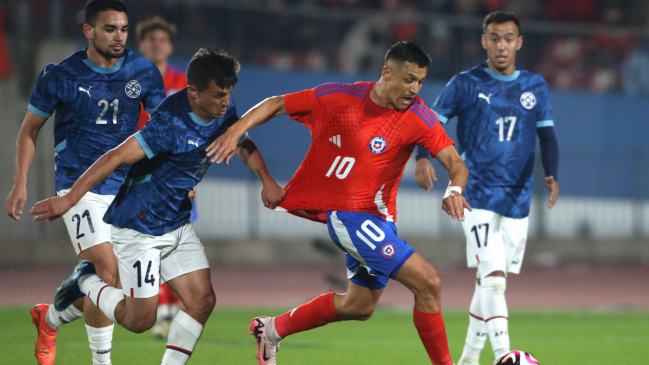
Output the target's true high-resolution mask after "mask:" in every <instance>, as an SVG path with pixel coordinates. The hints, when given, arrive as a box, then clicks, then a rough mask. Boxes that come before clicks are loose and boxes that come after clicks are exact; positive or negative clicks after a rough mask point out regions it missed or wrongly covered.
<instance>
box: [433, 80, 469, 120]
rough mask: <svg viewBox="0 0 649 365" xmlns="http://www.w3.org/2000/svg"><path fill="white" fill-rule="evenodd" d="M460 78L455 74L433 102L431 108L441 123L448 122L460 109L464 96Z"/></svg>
mask: <svg viewBox="0 0 649 365" xmlns="http://www.w3.org/2000/svg"><path fill="white" fill-rule="evenodd" d="M460 79H461V78H459V77H458V76H457V75H455V76H453V78H452V79H451V81H449V82H448V84H446V86H445V87H444V90H442V93H441V94H440V95H439V96H438V97H437V100H435V104H433V107H432V109H433V111H434V112H435V114H437V117H438V118H439V121H440V122H442V123H445V124H446V123H448V120H449V119H451V118H453V117H454V116H456V115H457V114H458V113H460V110H462V107H463V103H464V100H465V99H466V98H465V95H464V94H465V92H464V88H463V86H462V84H461V81H460Z"/></svg>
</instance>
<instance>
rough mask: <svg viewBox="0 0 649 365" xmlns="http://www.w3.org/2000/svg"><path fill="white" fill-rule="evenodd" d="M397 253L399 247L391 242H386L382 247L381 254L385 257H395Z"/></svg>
mask: <svg viewBox="0 0 649 365" xmlns="http://www.w3.org/2000/svg"><path fill="white" fill-rule="evenodd" d="M396 253H397V248H396V247H394V245H393V244H392V243H390V242H388V243H386V244H384V245H383V247H381V254H383V257H385V258H387V259H389V258H392V257H394V255H395V254H396Z"/></svg>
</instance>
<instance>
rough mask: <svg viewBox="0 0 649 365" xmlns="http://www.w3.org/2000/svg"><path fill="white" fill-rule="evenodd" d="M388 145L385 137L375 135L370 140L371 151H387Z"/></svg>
mask: <svg viewBox="0 0 649 365" xmlns="http://www.w3.org/2000/svg"><path fill="white" fill-rule="evenodd" d="M387 147H388V144H387V143H386V142H385V139H383V137H374V138H372V140H371V141H370V151H372V152H374V153H381V152H383V151H385V149H386V148H387Z"/></svg>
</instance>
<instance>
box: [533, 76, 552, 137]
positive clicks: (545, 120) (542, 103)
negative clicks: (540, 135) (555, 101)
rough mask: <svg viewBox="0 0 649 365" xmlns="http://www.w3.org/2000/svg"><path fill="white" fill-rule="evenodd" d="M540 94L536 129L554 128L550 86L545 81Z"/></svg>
mask: <svg viewBox="0 0 649 365" xmlns="http://www.w3.org/2000/svg"><path fill="white" fill-rule="evenodd" d="M539 94H540V95H539V100H538V110H537V117H536V128H543V127H554V116H553V115H552V105H551V104H550V95H549V92H548V84H547V83H546V82H545V80H543V87H542V88H541V92H540V93H539Z"/></svg>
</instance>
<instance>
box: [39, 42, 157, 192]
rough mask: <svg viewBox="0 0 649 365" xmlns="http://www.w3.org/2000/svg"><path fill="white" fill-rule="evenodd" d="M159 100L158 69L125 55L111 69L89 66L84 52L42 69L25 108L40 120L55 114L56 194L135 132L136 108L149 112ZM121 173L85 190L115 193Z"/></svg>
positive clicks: (116, 172)
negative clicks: (142, 107) (141, 105)
mask: <svg viewBox="0 0 649 365" xmlns="http://www.w3.org/2000/svg"><path fill="white" fill-rule="evenodd" d="M165 96H166V95H165V88H164V83H163V82H162V75H160V71H159V70H158V68H157V67H156V66H155V65H154V64H153V63H152V62H151V61H149V60H147V59H145V58H144V57H141V56H139V55H137V54H135V53H133V52H130V51H128V50H125V51H124V55H123V57H121V58H119V59H118V60H117V64H115V66H113V67H111V68H104V67H99V66H97V65H95V64H94V63H93V62H92V61H90V60H89V59H88V56H87V54H86V50H85V49H83V50H80V51H78V52H76V53H74V54H72V55H71V56H70V57H68V58H66V59H65V60H63V61H61V62H60V63H57V64H50V65H47V66H45V68H44V69H43V71H42V72H41V73H40V75H39V76H38V80H37V81H36V86H35V87H34V91H33V93H32V96H31V99H30V101H29V107H28V109H29V110H30V111H31V112H32V113H34V114H36V115H38V116H40V117H43V118H49V117H50V116H51V115H52V114H53V113H54V112H55V111H56V117H55V119H54V142H55V144H54V145H55V147H54V160H55V162H56V165H55V171H56V178H55V179H56V180H55V188H56V190H57V191H58V190H62V189H68V188H71V187H72V185H73V184H74V183H75V181H77V179H78V178H79V177H80V176H81V174H83V173H84V172H85V171H86V170H87V169H88V168H89V167H90V165H92V164H93V163H94V162H95V161H96V160H97V159H98V158H99V157H101V156H102V155H103V154H104V153H106V152H108V151H109V150H111V149H113V148H115V147H116V146H117V145H119V144H120V143H122V142H124V140H126V138H128V137H129V136H131V135H132V134H133V133H135V131H136V130H137V120H138V118H139V116H140V104H143V105H144V107H145V109H146V110H148V111H153V110H155V108H157V107H158V104H160V102H162V100H163V99H164V98H165ZM127 171H128V168H125V167H123V168H118V169H116V170H115V171H114V172H113V173H112V174H111V175H110V176H109V177H108V178H106V180H104V181H103V182H101V183H100V184H98V185H97V186H95V187H94V188H92V190H90V191H92V192H94V193H97V194H106V195H114V194H117V191H118V190H119V187H120V184H121V182H122V180H123V179H124V176H126V172H127Z"/></svg>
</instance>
